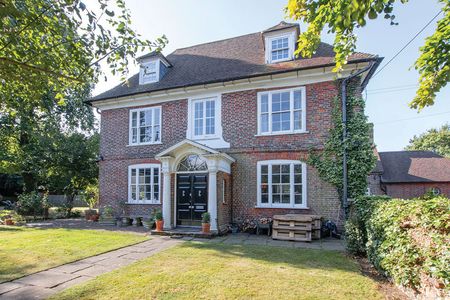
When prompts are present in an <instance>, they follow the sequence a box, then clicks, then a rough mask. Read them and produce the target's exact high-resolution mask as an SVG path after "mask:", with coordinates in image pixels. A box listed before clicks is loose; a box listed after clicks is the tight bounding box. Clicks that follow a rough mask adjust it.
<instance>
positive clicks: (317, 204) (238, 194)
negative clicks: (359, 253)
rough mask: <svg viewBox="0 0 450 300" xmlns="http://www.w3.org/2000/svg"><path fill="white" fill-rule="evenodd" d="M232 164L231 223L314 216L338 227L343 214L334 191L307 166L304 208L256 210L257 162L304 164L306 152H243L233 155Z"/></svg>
mask: <svg viewBox="0 0 450 300" xmlns="http://www.w3.org/2000/svg"><path fill="white" fill-rule="evenodd" d="M234 157H235V158H236V163H234V164H233V167H232V176H233V202H232V203H233V221H235V222H241V221H243V220H245V219H247V218H248V219H254V218H258V217H272V216H273V215H275V214H287V213H294V214H295V213H302V214H317V215H321V216H323V217H324V219H325V220H332V221H334V222H336V223H337V224H338V225H342V217H343V213H342V211H341V209H340V200H339V196H338V194H337V191H336V189H335V188H334V187H333V186H331V185H330V184H328V183H326V182H324V181H323V180H322V179H320V178H319V175H318V174H317V171H316V170H315V169H314V168H313V167H311V166H308V167H307V206H308V209H285V208H256V207H255V206H256V205H257V194H256V193H257V162H258V161H260V160H271V159H291V160H301V161H306V160H307V157H308V153H307V152H306V151H302V152H297V151H291V152H287V151H285V152H256V151H254V152H247V153H241V154H235V155H234Z"/></svg>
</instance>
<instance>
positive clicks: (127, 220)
mask: <svg viewBox="0 0 450 300" xmlns="http://www.w3.org/2000/svg"><path fill="white" fill-rule="evenodd" d="M119 207H120V209H121V210H122V226H128V225H130V218H128V217H127V216H125V208H126V207H127V201H125V200H122V201H120V202H119Z"/></svg>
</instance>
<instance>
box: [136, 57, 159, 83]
mask: <svg viewBox="0 0 450 300" xmlns="http://www.w3.org/2000/svg"><path fill="white" fill-rule="evenodd" d="M158 73H159V60H153V61H149V62H146V63H143V64H142V65H141V72H140V76H139V79H140V80H139V82H140V84H146V83H152V82H157V81H159V76H158V75H159V74H158Z"/></svg>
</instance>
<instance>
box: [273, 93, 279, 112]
mask: <svg viewBox="0 0 450 300" xmlns="http://www.w3.org/2000/svg"><path fill="white" fill-rule="evenodd" d="M280 110H281V94H280V93H276V94H272V112H277V111H280Z"/></svg>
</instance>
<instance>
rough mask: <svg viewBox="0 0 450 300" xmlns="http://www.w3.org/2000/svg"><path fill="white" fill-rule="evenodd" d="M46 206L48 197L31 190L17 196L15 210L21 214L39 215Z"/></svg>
mask: <svg viewBox="0 0 450 300" xmlns="http://www.w3.org/2000/svg"><path fill="white" fill-rule="evenodd" d="M46 208H48V198H47V195H45V194H40V193H37V192H31V193H24V194H21V195H19V197H18V201H17V212H18V213H19V214H21V215H22V216H33V217H36V216H40V215H42V214H43V213H44V209H46Z"/></svg>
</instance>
